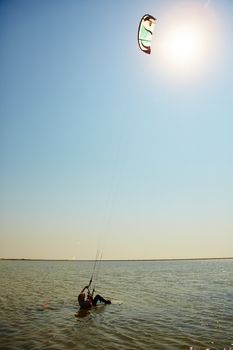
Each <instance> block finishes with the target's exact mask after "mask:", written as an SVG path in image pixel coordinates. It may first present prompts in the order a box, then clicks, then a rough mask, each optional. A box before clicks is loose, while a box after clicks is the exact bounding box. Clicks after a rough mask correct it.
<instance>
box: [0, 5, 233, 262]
mask: <svg viewBox="0 0 233 350" xmlns="http://www.w3.org/2000/svg"><path fill="white" fill-rule="evenodd" d="M147 13H149V14H151V15H152V16H154V17H155V18H156V25H155V31H154V34H153V40H152V48H151V49H152V52H151V54H150V55H148V54H145V53H143V52H142V51H140V49H139V46H138V43H137V31H138V25H139V22H140V19H141V17H142V16H143V15H144V14H147ZM232 37H233V2H232V1H230V0H221V1H217V0H209V1H207V0H196V1H189V0H186V1H180V0H171V1H169V0H143V1H142V0H129V1H124V0H118V1H111V0H99V1H94V0H69V1H65V0H56V1H55V0H50V1H45V0H42V1H39V0H34V1H29V0H7V1H6V0H5V1H4V0H1V1H0V50H1V55H0V76H1V79H0V130H1V131H0V133H1V134H0V136H1V137H0V159H1V171H0V191H1V196H0V258H33V259H39V258H40V259H95V257H96V252H97V250H98V251H101V252H103V259H174V258H176V259H179V258H200V257H202V258H209V257H218V258H221V257H229V256H232V247H233V137H232V130H233V122H232V117H233V98H232V91H233V66H232V61H233V46H232Z"/></svg>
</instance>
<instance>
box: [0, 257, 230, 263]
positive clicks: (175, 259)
mask: <svg viewBox="0 0 233 350" xmlns="http://www.w3.org/2000/svg"><path fill="white" fill-rule="evenodd" d="M232 259H233V257H224V258H214V257H212V258H173V259H103V260H102V261H103V262H104V261H113V262H118V261H119V262H120V261H135V262H136V261H195V260H199V261H200V260H232ZM0 261H51V262H52V261H68V262H74V261H76V262H85V261H86V262H88V261H90V262H93V261H95V259H27V258H20V259H18V258H0Z"/></svg>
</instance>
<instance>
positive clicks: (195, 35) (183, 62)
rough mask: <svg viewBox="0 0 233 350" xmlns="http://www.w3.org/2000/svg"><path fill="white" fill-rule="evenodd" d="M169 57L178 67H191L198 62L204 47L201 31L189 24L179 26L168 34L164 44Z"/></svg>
mask: <svg viewBox="0 0 233 350" xmlns="http://www.w3.org/2000/svg"><path fill="white" fill-rule="evenodd" d="M164 50H165V51H166V55H167V57H170V58H171V59H172V60H173V64H175V65H177V66H182V67H183V68H184V66H191V65H193V64H195V62H197V61H198V60H199V59H200V58H201V56H202V54H203V52H204V45H203V41H202V36H201V33H200V32H199V30H198V29H197V28H196V27H195V26H194V25H190V24H188V23H185V24H181V25H179V24H178V25H177V26H176V27H175V28H174V29H173V31H172V32H171V33H169V34H168V36H167V38H166V40H165V42H164Z"/></svg>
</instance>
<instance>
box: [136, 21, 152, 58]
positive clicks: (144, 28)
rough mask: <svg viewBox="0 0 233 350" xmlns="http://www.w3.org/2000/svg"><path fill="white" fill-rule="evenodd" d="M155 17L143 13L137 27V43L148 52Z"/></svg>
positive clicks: (149, 51) (149, 50)
mask: <svg viewBox="0 0 233 350" xmlns="http://www.w3.org/2000/svg"><path fill="white" fill-rule="evenodd" d="M155 21H156V19H155V18H154V17H153V16H151V15H144V16H143V17H142V19H141V21H140V24H139V27H138V45H139V47H140V49H141V50H142V51H143V52H145V53H148V54H150V53H151V42H152V35H153V31H154V27H155Z"/></svg>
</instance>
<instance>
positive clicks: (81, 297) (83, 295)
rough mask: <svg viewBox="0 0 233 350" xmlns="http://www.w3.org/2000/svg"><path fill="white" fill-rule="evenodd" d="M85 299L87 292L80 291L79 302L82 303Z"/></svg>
mask: <svg viewBox="0 0 233 350" xmlns="http://www.w3.org/2000/svg"><path fill="white" fill-rule="evenodd" d="M84 299H85V293H80V294H79V296H78V302H79V303H81V302H83V301H84Z"/></svg>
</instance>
